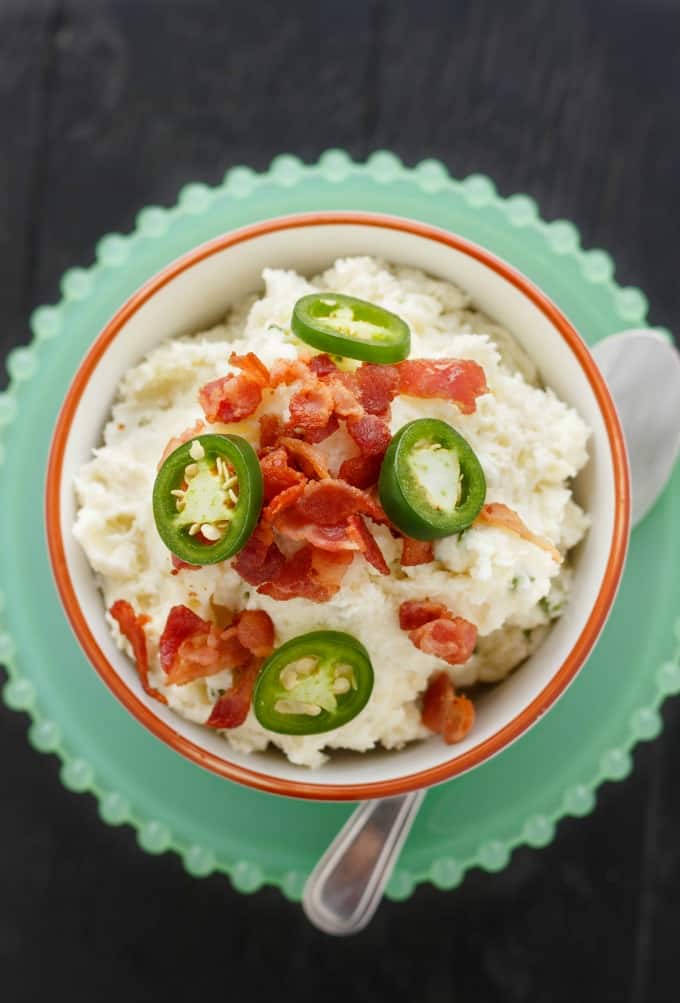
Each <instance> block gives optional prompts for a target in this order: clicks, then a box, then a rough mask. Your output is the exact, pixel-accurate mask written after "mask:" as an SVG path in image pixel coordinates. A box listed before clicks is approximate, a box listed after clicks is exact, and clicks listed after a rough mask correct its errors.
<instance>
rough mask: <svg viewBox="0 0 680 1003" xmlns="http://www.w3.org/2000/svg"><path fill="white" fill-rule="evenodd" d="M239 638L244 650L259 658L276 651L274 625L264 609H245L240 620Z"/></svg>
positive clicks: (237, 628)
mask: <svg viewBox="0 0 680 1003" xmlns="http://www.w3.org/2000/svg"><path fill="white" fill-rule="evenodd" d="M236 630H237V636H238V639H239V641H240V642H241V644H242V645H243V647H244V648H247V649H248V651H251V652H252V653H253V655H257V656H258V657H259V658H266V657H267V656H268V655H271V653H272V651H273V650H274V624H273V623H272V618H271V617H270V616H269V614H268V613H266V612H265V611H264V610H263V609H244V610H243V612H242V613H241V615H240V616H239V618H238V623H237V626H236Z"/></svg>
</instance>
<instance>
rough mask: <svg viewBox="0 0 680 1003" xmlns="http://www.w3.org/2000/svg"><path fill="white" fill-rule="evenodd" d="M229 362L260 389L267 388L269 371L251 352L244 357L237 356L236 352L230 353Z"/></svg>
mask: <svg viewBox="0 0 680 1003" xmlns="http://www.w3.org/2000/svg"><path fill="white" fill-rule="evenodd" d="M229 362H230V364H231V365H232V366H236V367H237V369H242V370H243V372H244V373H246V374H247V375H248V376H250V377H251V378H252V379H254V380H255V382H256V383H259V384H260V386H261V387H262V388H264V387H266V386H269V370H268V369H267V367H266V366H265V364H264V362H260V360H259V359H258V357H257V356H256V355H254V354H253V352H248V353H247V354H246V355H237V354H236V352H232V353H231V355H230V356H229Z"/></svg>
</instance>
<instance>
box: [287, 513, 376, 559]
mask: <svg viewBox="0 0 680 1003" xmlns="http://www.w3.org/2000/svg"><path fill="white" fill-rule="evenodd" d="M351 518H352V517H350V519H351ZM273 526H274V529H275V530H276V532H277V533H280V534H281V536H285V537H287V538H288V539H289V540H299V541H302V542H304V543H312V544H313V545H314V546H315V547H319V549H321V550H331V551H337V550H357V551H358V550H361V549H362V542H361V539H360V537H359V533H358V532H357V530H356V528H355V527H354V525H353V523H351V521H350V520H348V521H347V522H344V523H342V522H341V523H337V524H336V525H333V526H317V525H316V523H313V522H310V521H309V520H308V519H307V518H306V517H305V516H304V515H302V514H301V513H300V511H299V510H298V508H297V507H296V506H295V505H293V506H292V507H289V508H287V509H286V510H285V511H284V512H280V513H279V514H278V515H276V517H275V518H274V520H273Z"/></svg>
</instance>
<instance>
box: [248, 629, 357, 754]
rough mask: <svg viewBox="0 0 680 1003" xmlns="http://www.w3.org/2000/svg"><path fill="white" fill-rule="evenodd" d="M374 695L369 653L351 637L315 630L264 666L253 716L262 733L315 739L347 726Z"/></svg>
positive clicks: (280, 650)
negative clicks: (314, 737) (269, 732)
mask: <svg viewBox="0 0 680 1003" xmlns="http://www.w3.org/2000/svg"><path fill="white" fill-rule="evenodd" d="M372 691H373V666H372V665H371V660H370V658H369V656H368V652H367V651H366V649H365V648H364V646H363V644H361V642H360V641H357V639H356V638H355V637H352V635H351V634H345V633H342V632H340V631H335V630H315V631H312V632H311V633H309V634H301V635H300V636H299V637H294V638H292V640H290V641H286V643H285V644H282V645H281V647H280V648H277V649H276V651H275V652H274V654H273V655H271V656H270V657H269V658H268V659H267V661H266V662H265V663H264V665H263V666H262V668H261V669H260V672H259V674H258V677H257V681H256V683H255V690H254V692H253V710H254V712H255V717H256V718H257V720H258V721H259V722H260V724H261V725H262V727H263V728H266V729H267V730H268V731H274V732H277V733H278V734H282V735H318V734H321V733H322V732H325V731H333V730H334V729H335V728H339V727H341V725H343V724H347V722H348V721H351V720H352V719H353V718H355V717H356V716H357V714H359V712H360V711H362V710H363V708H364V707H365V706H366V704H367V702H368V700H369V698H370V696H371V692H372Z"/></svg>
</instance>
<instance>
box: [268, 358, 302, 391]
mask: <svg viewBox="0 0 680 1003" xmlns="http://www.w3.org/2000/svg"><path fill="white" fill-rule="evenodd" d="M308 376H309V369H308V367H307V362H306V360H305V359H304V358H300V359H278V360H277V361H276V362H275V363H274V365H273V366H272V368H271V371H270V374H269V385H270V387H278V386H279V385H280V384H281V383H285V384H286V385H289V384H291V383H295V381H296V380H304V379H306V378H307V377H308Z"/></svg>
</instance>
